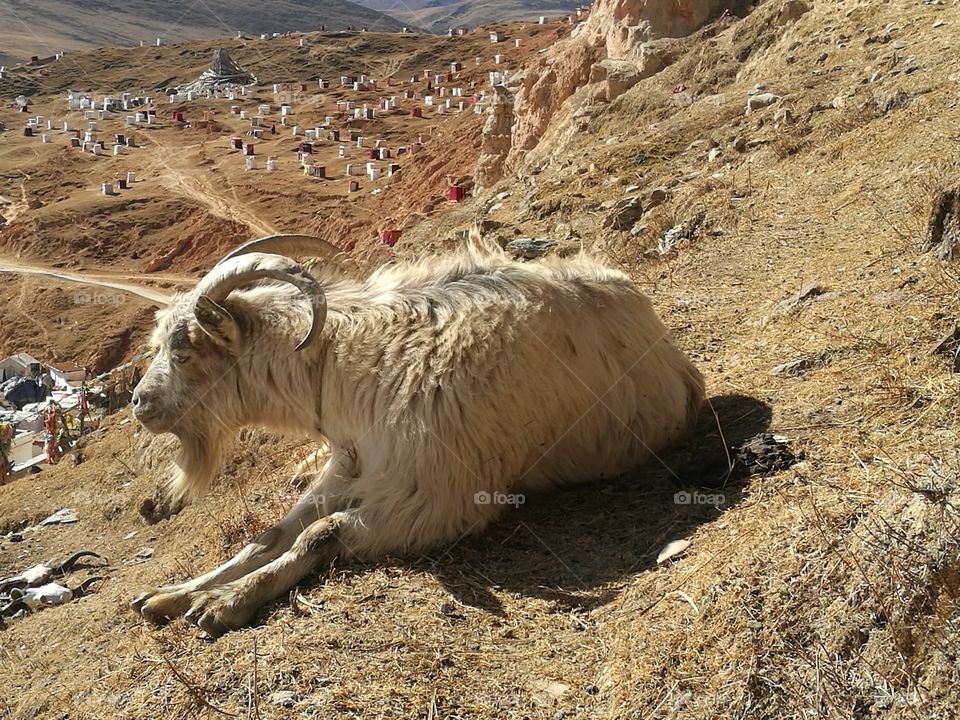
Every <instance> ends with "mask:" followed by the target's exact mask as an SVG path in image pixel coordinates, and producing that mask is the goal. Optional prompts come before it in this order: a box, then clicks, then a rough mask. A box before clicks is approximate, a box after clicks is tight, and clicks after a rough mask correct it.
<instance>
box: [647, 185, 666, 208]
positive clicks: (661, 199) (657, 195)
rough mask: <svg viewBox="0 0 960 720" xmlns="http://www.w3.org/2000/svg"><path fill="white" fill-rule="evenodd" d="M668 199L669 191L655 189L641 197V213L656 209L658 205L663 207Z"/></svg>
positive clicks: (663, 188) (659, 188)
mask: <svg viewBox="0 0 960 720" xmlns="http://www.w3.org/2000/svg"><path fill="white" fill-rule="evenodd" d="M669 199H670V191H669V190H668V189H667V188H665V187H655V188H653V189H651V190H649V191H647V193H646V194H645V195H644V196H643V200H642V202H643V211H644V212H647V211H649V210H652V209H653V208H655V207H657V206H658V205H663V204H664V203H665V202H667V200H669Z"/></svg>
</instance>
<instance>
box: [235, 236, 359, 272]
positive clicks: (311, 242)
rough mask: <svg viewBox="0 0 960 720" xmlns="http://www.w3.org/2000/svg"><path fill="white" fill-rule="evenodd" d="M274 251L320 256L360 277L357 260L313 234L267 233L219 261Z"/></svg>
mask: <svg viewBox="0 0 960 720" xmlns="http://www.w3.org/2000/svg"><path fill="white" fill-rule="evenodd" d="M254 252H261V253H274V254H276V255H286V256H287V257H293V256H304V255H311V256H316V257H321V258H323V259H324V260H327V261H329V262H332V263H333V264H335V265H336V266H337V267H339V268H341V269H342V270H343V271H344V272H346V273H347V274H349V275H353V276H355V277H357V278H359V277H362V272H361V270H360V266H359V265H358V264H357V261H356V260H354V259H353V258H352V257H350V255H349V254H348V253H346V252H344V251H343V250H341V249H340V248H338V247H337V246H336V245H334V244H332V243H328V242H327V241H326V240H321V239H320V238H318V237H314V236H313V235H268V236H267V237H262V238H259V239H258V240H251V241H250V242H248V243H244V244H243V245H241V246H240V247H238V248H235V249H234V250H232V251H231V252H230V253H229V254H227V255H226V256H225V257H224V258H223V260H221V261H220V262H221V263H222V262H226V261H227V260H230V259H232V258H235V257H239V256H240V255H247V254H249V253H254Z"/></svg>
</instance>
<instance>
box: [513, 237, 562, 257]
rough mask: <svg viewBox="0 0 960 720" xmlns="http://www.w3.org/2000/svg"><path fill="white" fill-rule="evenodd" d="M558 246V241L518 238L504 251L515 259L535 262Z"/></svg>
mask: <svg viewBox="0 0 960 720" xmlns="http://www.w3.org/2000/svg"><path fill="white" fill-rule="evenodd" d="M556 245H557V241H556V240H551V239H550V238H517V239H516V240H511V241H510V242H508V243H507V244H506V246H505V247H504V250H506V251H507V252H508V253H510V254H512V255H513V256H514V257H522V258H524V259H526V260H533V259H535V258H538V257H540V256H542V255H544V254H546V252H547V251H548V250H550V248H552V247H556Z"/></svg>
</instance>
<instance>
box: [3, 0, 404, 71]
mask: <svg viewBox="0 0 960 720" xmlns="http://www.w3.org/2000/svg"><path fill="white" fill-rule="evenodd" d="M0 17H2V19H3V22H2V23H0V63H3V64H6V65H12V64H14V63H16V62H20V61H22V60H27V59H29V58H30V56H31V55H40V56H48V55H52V54H53V53H55V52H57V51H58V50H68V51H69V50H79V49H87V48H96V47H116V46H124V45H137V44H139V41H140V40H144V41H148V42H156V39H157V38H158V37H159V38H163V40H164V41H165V42H168V43H173V42H178V41H181V40H187V39H196V38H213V37H222V36H224V35H236V33H237V31H240V32H243V33H246V34H253V35H259V34H261V33H274V32H286V31H312V30H318V29H319V28H320V25H325V26H326V28H327V29H328V30H343V29H346V27H347V26H348V25H353V26H357V27H363V26H366V27H368V28H369V29H370V30H381V31H383V30H386V31H394V30H400V29H401V28H402V27H403V26H404V25H408V24H410V21H409V20H403V21H401V20H397V19H396V18H394V17H391V16H390V15H387V14H385V13H384V12H382V11H380V10H376V9H371V8H370V7H364V6H362V5H358V4H356V3H352V2H349V1H348V0H322V1H320V2H316V1H315V2H309V1H308V0H301V1H300V2H297V1H296V0H270V2H240V1H239V0H204V1H203V2H197V0H186V1H179V0H178V1H175V2H170V1H168V0H72V1H69V2H68V1H67V0H3V2H2V3H0Z"/></svg>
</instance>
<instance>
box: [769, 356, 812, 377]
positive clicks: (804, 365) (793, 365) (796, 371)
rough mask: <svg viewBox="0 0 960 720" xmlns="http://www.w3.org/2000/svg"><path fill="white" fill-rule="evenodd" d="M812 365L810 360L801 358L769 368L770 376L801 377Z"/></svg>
mask: <svg viewBox="0 0 960 720" xmlns="http://www.w3.org/2000/svg"><path fill="white" fill-rule="evenodd" d="M812 365H813V363H812V362H811V361H810V358H805V357H802V358H797V359H796V360H791V361H789V362H785V363H783V364H782V365H777V366H776V367H775V368H771V370H770V373H771V374H772V375H802V374H803V373H804V372H805V371H807V370H809V369H810V368H811V367H812Z"/></svg>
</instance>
